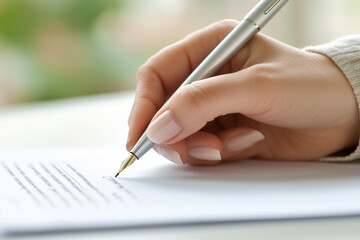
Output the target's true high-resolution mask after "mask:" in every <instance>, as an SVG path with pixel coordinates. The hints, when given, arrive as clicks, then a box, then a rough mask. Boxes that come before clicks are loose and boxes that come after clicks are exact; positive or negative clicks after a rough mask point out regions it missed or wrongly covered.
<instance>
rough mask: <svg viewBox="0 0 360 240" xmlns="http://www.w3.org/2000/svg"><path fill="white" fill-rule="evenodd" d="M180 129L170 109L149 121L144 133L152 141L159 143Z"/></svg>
mask: <svg viewBox="0 0 360 240" xmlns="http://www.w3.org/2000/svg"><path fill="white" fill-rule="evenodd" d="M181 130H182V128H181V126H180V125H179V124H177V123H176V121H175V120H174V117H173V116H172V113H171V112H170V110H167V111H165V112H164V113H162V114H161V115H160V116H159V117H158V118H157V119H155V121H153V122H152V123H150V125H149V127H148V129H147V131H146V133H147V136H148V138H149V139H150V140H151V141H152V142H154V143H156V144H161V143H163V142H166V141H167V140H169V139H171V138H173V137H175V136H176V135H177V134H178V133H179V132H181Z"/></svg>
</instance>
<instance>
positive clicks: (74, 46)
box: [0, 0, 360, 106]
mask: <svg viewBox="0 0 360 240" xmlns="http://www.w3.org/2000/svg"><path fill="white" fill-rule="evenodd" d="M256 3H257V0H195V1H194V0H0V106H8V105H13V104H19V103H24V102H34V101H44V100H51V99H59V98H67V97H74V96H83V95H90V94H99V93H106V92H114V91H121V90H128V89H133V88H134V86H135V73H136V70H137V68H138V67H139V66H140V65H141V64H142V63H144V62H145V61H146V59H147V58H149V57H150V56H151V55H153V54H154V53H156V52H157V51H159V50H160V49H161V48H163V47H164V46H166V45H168V44H171V43H173V42H175V41H177V40H180V39H182V38H183V37H184V36H186V35H187V34H189V33H191V32H193V31H195V30H197V29H199V28H202V27H204V26H206V25H208V24H210V23H212V22H215V21H218V20H221V19H225V18H233V19H239V20H240V19H242V17H244V15H245V14H246V13H247V12H248V11H249V10H250V9H251V8H252V7H253V6H254V5H255V4H256ZM359 10H360V1H358V0H330V1H329V0H316V1H314V0H290V1H289V3H288V4H287V6H285V8H284V9H283V10H282V11H281V12H280V13H279V14H278V15H277V16H276V17H275V18H274V19H273V20H272V21H271V22H270V23H269V24H268V25H267V26H266V27H265V29H264V30H263V32H264V33H266V34H268V35H271V36H273V37H275V38H277V39H279V40H281V41H283V42H285V43H288V44H291V45H293V46H296V47H300V48H301V47H304V46H307V45H314V44H320V43H324V42H328V41H331V40H333V39H335V38H336V37H339V36H342V35H345V34H354V33H359V32H360V14H359V12H360V11H359Z"/></svg>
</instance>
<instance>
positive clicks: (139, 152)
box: [115, 0, 288, 177]
mask: <svg viewBox="0 0 360 240" xmlns="http://www.w3.org/2000/svg"><path fill="white" fill-rule="evenodd" d="M287 1H288V0H261V1H260V2H259V3H258V4H257V5H256V6H255V7H254V8H253V9H252V10H251V11H250V12H249V13H248V14H247V15H246V17H245V18H244V19H243V20H242V21H241V22H240V23H239V24H238V25H237V26H236V27H235V28H234V29H233V30H232V31H231V32H230V33H229V34H228V35H227V36H226V37H225V38H224V39H223V40H222V41H221V42H220V43H219V45H217V47H216V48H215V49H214V50H213V51H212V52H211V53H210V54H209V55H208V56H207V57H206V58H205V59H204V60H203V61H202V62H201V63H200V65H199V66H198V67H197V68H196V69H195V70H194V71H193V72H192V73H191V74H190V75H189V77H188V78H187V79H186V80H185V81H184V82H183V84H181V86H180V87H182V86H184V85H187V84H190V83H192V82H194V81H197V80H201V79H205V78H208V77H211V76H213V75H214V74H216V73H217V72H218V71H219V70H220V69H221V68H222V67H223V66H224V65H225V63H227V62H228V61H229V60H230V59H231V58H232V57H233V56H234V55H235V54H236V53H237V52H238V51H239V50H240V49H241V48H242V47H243V46H244V45H245V44H246V43H247V42H248V41H249V40H250V39H251V38H252V37H253V36H254V35H255V34H256V33H257V32H258V31H260V29H262V28H263V27H264V26H265V24H266V23H267V22H268V21H269V20H270V19H271V18H272V17H273V16H274V15H275V14H276V13H277V12H278V11H279V10H280V8H281V7H282V6H284V5H285V3H286V2H287ZM154 145H155V143H153V142H152V141H150V139H149V138H148V137H147V134H146V130H145V132H144V133H143V135H142V136H141V137H140V139H139V141H138V142H137V143H136V145H135V146H134V147H133V149H132V150H131V151H130V156H129V157H128V158H126V159H125V160H124V161H123V162H122V164H121V166H120V168H119V171H118V172H117V174H116V175H115V177H117V176H118V175H119V174H120V173H121V172H122V171H123V170H124V169H125V168H127V167H128V166H130V165H131V164H133V163H134V162H135V160H137V159H140V158H141V157H142V156H143V155H144V154H145V153H146V152H148V151H149V150H150V149H151V148H152V147H153V146H154Z"/></svg>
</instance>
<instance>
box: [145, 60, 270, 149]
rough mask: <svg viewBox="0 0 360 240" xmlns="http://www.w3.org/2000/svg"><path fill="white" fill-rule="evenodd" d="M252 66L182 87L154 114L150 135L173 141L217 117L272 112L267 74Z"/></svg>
mask: <svg viewBox="0 0 360 240" xmlns="http://www.w3.org/2000/svg"><path fill="white" fill-rule="evenodd" d="M256 72H257V71H256V69H255V68H254V67H250V68H247V69H244V70H242V71H238V72H235V73H231V74H226V75H220V76H215V77H212V78H208V79H206V80H201V81H197V82H193V83H192V84H189V85H186V86H183V87H181V88H179V89H178V90H177V91H176V92H175V93H174V94H173V96H172V97H171V98H170V99H169V100H168V101H167V102H166V103H165V105H164V106H163V107H162V108H161V109H160V110H159V111H158V113H157V114H156V115H155V116H154V118H153V120H152V122H151V123H150V125H149V127H148V129H147V135H148V137H149V139H150V140H151V141H153V142H154V143H156V144H162V143H165V144H173V143H176V142H178V141H180V140H182V139H184V138H186V137H188V136H190V135H191V134H193V133H195V132H197V131H199V130H200V129H201V128H203V127H204V126H205V125H206V123H207V122H210V121H212V120H214V119H215V118H216V117H218V116H221V115H226V114H230V113H241V114H243V115H246V116H248V117H251V116H256V117H257V118H258V117H260V116H261V115H262V114H263V113H266V112H268V109H269V107H270V106H269V103H271V102H272V101H270V99H269V98H270V95H271V94H269V92H270V91H269V87H270V86H269V84H268V83H267V82H268V81H265V80H266V79H265V78H266V77H265V76H266V75H263V74H256Z"/></svg>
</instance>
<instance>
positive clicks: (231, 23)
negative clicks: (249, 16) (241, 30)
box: [215, 19, 239, 29]
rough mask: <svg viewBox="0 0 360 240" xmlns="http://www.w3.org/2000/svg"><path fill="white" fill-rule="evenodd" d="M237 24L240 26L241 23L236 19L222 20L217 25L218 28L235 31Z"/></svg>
mask: <svg viewBox="0 0 360 240" xmlns="http://www.w3.org/2000/svg"><path fill="white" fill-rule="evenodd" d="M237 24H239V21H237V20H235V19H222V20H220V21H218V22H216V23H215V25H216V26H218V27H219V28H231V29H233V28H234V27H235V26H236V25H237Z"/></svg>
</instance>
